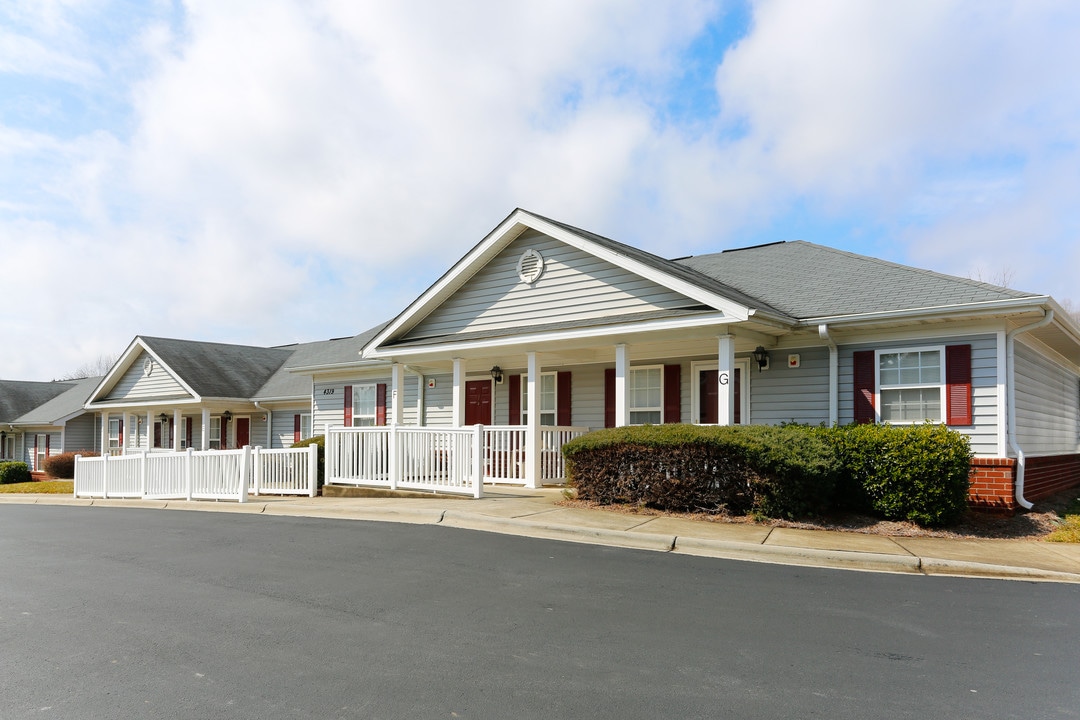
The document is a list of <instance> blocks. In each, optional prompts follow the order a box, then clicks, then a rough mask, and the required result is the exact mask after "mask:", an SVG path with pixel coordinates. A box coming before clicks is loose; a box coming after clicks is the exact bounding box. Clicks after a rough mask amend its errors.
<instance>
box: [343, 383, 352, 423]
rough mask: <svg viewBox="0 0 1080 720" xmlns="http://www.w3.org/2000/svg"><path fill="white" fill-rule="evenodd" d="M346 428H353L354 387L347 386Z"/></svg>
mask: <svg viewBox="0 0 1080 720" xmlns="http://www.w3.org/2000/svg"><path fill="white" fill-rule="evenodd" d="M345 427H352V385H346V386H345Z"/></svg>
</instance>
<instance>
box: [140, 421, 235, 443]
mask: <svg viewBox="0 0 1080 720" xmlns="http://www.w3.org/2000/svg"><path fill="white" fill-rule="evenodd" d="M222 420H223V422H222V426H221V428H222V429H221V434H222V435H224V434H225V425H224V418H223V419H222ZM154 447H156V448H159V447H161V423H160V422H156V423H154ZM222 447H224V445H222Z"/></svg>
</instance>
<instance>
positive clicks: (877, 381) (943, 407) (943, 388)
mask: <svg viewBox="0 0 1080 720" xmlns="http://www.w3.org/2000/svg"><path fill="white" fill-rule="evenodd" d="M915 352H918V353H923V352H937V354H938V370H939V376H938V382H937V383H897V384H894V385H889V386H888V387H886V388H884V389H885V390H916V389H921V388H932V387H934V386H935V385H936V386H937V389H938V418H937V419H936V420H932V419H930V418H923V419H922V420H884V419H882V409H883V407H882V402H881V391H882V389H883V388H882V386H881V356H882V355H900V354H903V353H915ZM946 375H947V369H946V367H945V345H944V344H941V345H918V346H911V347H899V348H876V349H875V350H874V416H875V419H874V422H876V423H878V424H881V423H884V422H888V423H889V424H890V425H920V424H923V423H926V422H928V421H929V422H933V423H937V424H940V425H944V424H946V422H947V421H948V412H949V411H948V405H947V403H948V382H947V379H948V378H947V377H946Z"/></svg>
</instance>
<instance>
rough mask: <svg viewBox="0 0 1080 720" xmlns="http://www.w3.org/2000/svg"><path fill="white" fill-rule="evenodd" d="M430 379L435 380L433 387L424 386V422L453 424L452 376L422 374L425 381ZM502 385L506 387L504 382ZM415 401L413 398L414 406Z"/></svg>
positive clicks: (428, 423) (443, 425) (444, 424)
mask: <svg viewBox="0 0 1080 720" xmlns="http://www.w3.org/2000/svg"><path fill="white" fill-rule="evenodd" d="M430 379H434V380H435V387H433V388H429V387H425V388H424V424H425V425H430V426H442V427H445V426H449V425H453V424H454V376H453V374H451V373H447V374H443V375H425V376H424V380H425V382H426V381H427V380H430ZM502 387H506V385H505V383H504V384H503V386H502ZM496 397H497V396H496ZM415 403H416V401H415V399H414V400H413V405H414V406H415Z"/></svg>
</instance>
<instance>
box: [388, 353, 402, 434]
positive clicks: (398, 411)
mask: <svg viewBox="0 0 1080 720" xmlns="http://www.w3.org/2000/svg"><path fill="white" fill-rule="evenodd" d="M404 405H405V366H404V365H402V364H401V363H394V367H393V369H392V370H391V373H390V424H391V425H401V424H402V423H403V422H404V420H405V413H404V410H405V407H404Z"/></svg>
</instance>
